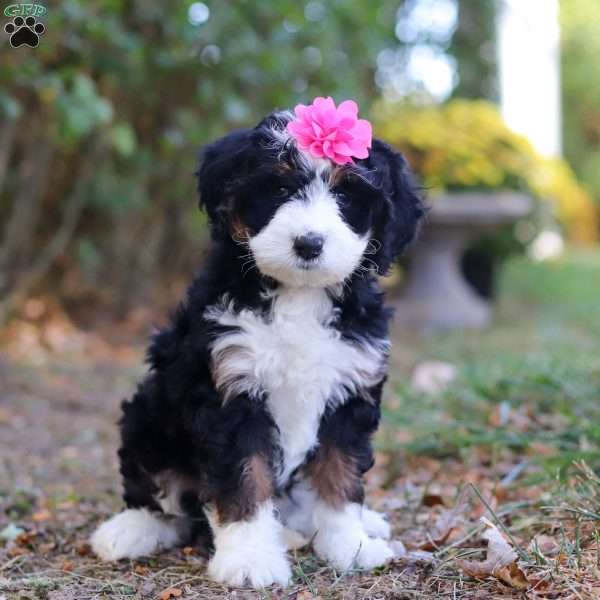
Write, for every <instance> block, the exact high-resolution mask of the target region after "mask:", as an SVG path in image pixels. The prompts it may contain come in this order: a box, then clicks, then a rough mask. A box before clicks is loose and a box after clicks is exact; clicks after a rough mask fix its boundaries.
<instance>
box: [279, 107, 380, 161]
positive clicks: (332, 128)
mask: <svg viewBox="0 0 600 600" xmlns="http://www.w3.org/2000/svg"><path fill="white" fill-rule="evenodd" d="M294 113H295V116H296V118H295V119H294V120H293V121H291V122H290V123H288V126H287V131H289V133H290V135H291V136H292V137H294V138H295V139H296V142H297V144H298V147H299V148H300V149H302V150H308V151H309V152H310V153H311V154H313V156H317V157H319V158H322V157H324V156H326V157H327V158H329V159H330V160H332V161H333V162H334V163H336V164H339V165H343V164H348V163H353V162H354V161H353V160H352V157H355V158H359V159H360V158H366V157H367V156H368V155H369V148H370V147H371V140H372V128H371V124H370V123H369V122H368V121H367V120H365V119H358V106H357V104H356V102H354V100H345V101H344V102H341V103H340V105H339V106H338V107H337V108H336V106H335V102H334V101H333V98H331V97H330V96H327V97H326V98H325V97H322V96H319V97H317V98H315V99H314V100H313V102H312V104H310V105H305V104H298V105H296V107H295V108H294Z"/></svg>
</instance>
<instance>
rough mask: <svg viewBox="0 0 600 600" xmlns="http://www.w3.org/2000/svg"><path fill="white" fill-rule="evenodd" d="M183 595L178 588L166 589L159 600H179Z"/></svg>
mask: <svg viewBox="0 0 600 600" xmlns="http://www.w3.org/2000/svg"><path fill="white" fill-rule="evenodd" d="M182 594H183V590H181V589H179V588H168V589H166V590H164V591H163V592H161V594H160V600H171V598H179V597H180V596H181V595H182Z"/></svg>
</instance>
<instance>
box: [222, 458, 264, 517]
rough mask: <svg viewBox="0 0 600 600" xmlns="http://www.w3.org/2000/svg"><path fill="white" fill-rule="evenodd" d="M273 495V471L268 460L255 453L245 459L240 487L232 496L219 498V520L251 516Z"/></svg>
mask: <svg viewBox="0 0 600 600" xmlns="http://www.w3.org/2000/svg"><path fill="white" fill-rule="evenodd" d="M272 496H273V473H272V471H271V467H270V466H269V463H268V461H267V460H266V459H265V458H264V457H263V456H261V455H259V454H255V455H254V456H251V457H250V458H248V459H246V460H245V461H244V464H243V465H242V473H241V477H240V485H239V488H238V489H237V490H236V491H235V492H234V493H233V494H231V495H230V496H228V497H225V498H220V499H218V500H217V511H218V515H219V521H220V522H221V523H223V522H232V521H241V520H243V519H248V518H250V517H251V516H252V515H253V514H254V512H255V511H256V508H257V507H258V506H259V505H261V504H263V503H264V502H265V501H267V500H268V499H269V498H271V497H272Z"/></svg>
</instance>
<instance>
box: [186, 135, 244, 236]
mask: <svg viewBox="0 0 600 600" xmlns="http://www.w3.org/2000/svg"><path fill="white" fill-rule="evenodd" d="M250 134H251V130H250V129H241V130H239V131H234V132H233V133H230V134H229V135H226V136H225V137H223V138H221V139H219V140H217V141H216V142H213V143H212V144H209V145H208V146H206V147H205V148H204V150H203V151H202V153H201V156H200V168H199V170H198V172H197V173H196V175H197V176H198V192H199V193H200V208H204V210H206V213H207V215H208V219H209V222H210V225H211V235H212V237H213V239H215V240H220V239H224V238H225V237H226V236H228V235H229V229H230V228H229V211H230V209H231V205H232V202H233V193H232V192H233V188H234V185H235V182H236V180H239V179H240V178H241V177H243V175H244V173H246V172H247V170H248V161H249V160H250V157H251V154H252V153H251V135H250Z"/></svg>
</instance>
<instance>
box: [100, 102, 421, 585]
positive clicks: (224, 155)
mask: <svg viewBox="0 0 600 600" xmlns="http://www.w3.org/2000/svg"><path fill="white" fill-rule="evenodd" d="M291 118H292V114H291V113H287V112H286V113H274V114H273V115H271V116H269V117H267V118H266V119H264V120H263V121H262V122H261V123H260V124H259V125H258V126H257V127H255V128H254V129H247V130H242V131H237V132H235V133H232V134H230V135H228V136H226V137H224V138H223V139H220V140H218V141H217V142H215V143H213V144H211V145H209V146H208V147H207V148H206V149H205V151H204V154H203V157H202V164H201V167H200V171H199V191H200V195H201V203H202V205H203V206H204V208H205V209H206V211H207V213H208V216H209V220H210V225H211V232H212V238H213V244H212V247H211V250H210V255H209V260H208V265H207V267H206V270H205V272H204V273H203V274H202V275H201V276H200V277H199V278H197V279H196V280H195V281H194V282H193V283H192V285H191V286H190V288H189V292H188V295H187V299H186V301H185V302H184V303H183V304H182V305H181V307H180V308H179V310H178V311H177V313H176V315H175V316H174V318H173V320H172V323H171V325H170V326H169V327H167V328H166V329H164V330H162V331H160V332H159V333H158V334H157V335H156V336H155V338H154V340H153V343H152V345H151V347H150V349H149V353H148V357H149V363H150V371H149V374H148V375H147V377H146V378H145V379H144V381H143V382H142V383H141V384H140V385H139V387H138V390H137V392H136V394H135V395H134V397H133V399H132V400H131V401H129V402H125V403H124V404H123V417H122V420H121V436H122V446H121V449H120V451H119V456H120V461H121V473H122V475H123V479H124V489H125V493H124V498H125V502H126V504H127V507H128V508H127V510H125V511H124V512H122V513H120V514H118V515H116V516H114V517H113V518H112V519H110V520H109V521H107V522H106V523H104V524H103V525H101V526H100V528H99V529H98V530H97V531H96V532H95V533H94V535H93V536H92V540H91V542H92V547H93V549H94V551H95V552H96V554H97V555H98V556H100V557H101V558H102V559H105V560H118V559H122V558H136V557H138V556H141V555H147V554H150V553H153V552H156V551H158V550H160V549H162V548H169V547H171V546H174V545H177V544H183V543H186V544H188V543H191V542H192V541H193V540H194V539H196V540H197V539H198V535H199V534H200V533H201V531H202V529H204V530H205V531H209V532H210V539H211V542H210V543H211V545H212V557H211V559H210V562H209V565H208V572H209V575H210V576H211V577H212V578H214V579H215V580H218V581H222V582H225V583H229V584H232V585H243V584H245V583H249V584H250V585H252V586H254V587H263V586H267V585H269V584H272V583H277V584H282V585H284V584H286V583H287V582H288V581H289V579H290V575H291V570H290V566H289V562H288V558H287V556H286V550H287V548H288V547H292V546H298V545H300V544H302V541H303V540H304V541H305V540H312V543H313V547H314V550H315V552H316V553H317V555H318V556H319V557H321V558H322V559H325V560H327V561H329V562H330V563H331V564H332V565H333V566H334V567H335V568H337V569H347V568H349V567H352V566H357V567H360V568H366V569H370V568H373V567H377V566H378V565H381V564H383V563H385V562H386V561H388V560H389V559H390V558H392V550H391V548H390V547H389V545H388V543H387V542H386V541H385V539H386V538H388V537H389V533H390V531H389V526H388V524H387V522H386V521H385V519H384V518H383V517H382V516H381V515H380V514H379V513H376V512H374V511H371V510H369V509H368V508H366V507H365V506H364V505H363V496H364V494H363V485H362V476H363V474H364V473H365V472H366V471H367V470H368V469H369V468H370V467H371V466H372V464H373V453H372V449H371V436H372V434H373V432H374V431H375V430H376V429H377V426H378V422H379V416H380V407H379V404H380V398H381V392H382V387H383V384H384V381H385V378H386V362H387V357H388V352H389V341H388V322H389V319H390V316H391V314H390V310H389V309H387V308H386V307H385V306H384V303H383V297H382V292H381V291H380V289H379V287H378V283H377V278H376V275H377V274H378V273H379V274H381V273H385V272H386V271H387V270H388V269H389V267H390V265H391V264H392V262H393V261H394V259H395V257H397V256H398V254H400V252H401V251H402V250H403V248H404V247H405V246H406V245H407V244H408V243H409V242H410V241H411V240H412V239H413V237H414V236H415V233H416V231H417V229H418V225H419V222H420V220H421V218H422V216H423V212H424V211H423V205H422V203H421V200H420V198H419V193H418V190H417V189H416V187H415V184H414V183H413V181H412V177H411V175H410V173H409V171H408V168H407V165H406V163H405V161H404V159H403V158H402V156H401V155H400V154H399V153H397V152H395V151H394V150H393V149H392V148H390V147H389V146H387V145H386V144H384V143H383V142H381V141H378V140H374V141H373V145H372V149H371V151H370V155H369V157H368V158H366V159H363V160H358V161H356V162H355V163H354V164H348V165H344V166H339V165H336V164H334V163H333V162H331V161H329V160H327V159H319V158H315V157H313V156H312V155H311V154H309V153H307V152H304V151H301V150H300V149H299V148H298V147H297V145H296V142H295V140H294V139H293V138H292V137H290V135H289V134H288V133H287V131H286V125H287V123H288V122H289V120H290V119H291Z"/></svg>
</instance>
